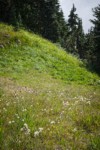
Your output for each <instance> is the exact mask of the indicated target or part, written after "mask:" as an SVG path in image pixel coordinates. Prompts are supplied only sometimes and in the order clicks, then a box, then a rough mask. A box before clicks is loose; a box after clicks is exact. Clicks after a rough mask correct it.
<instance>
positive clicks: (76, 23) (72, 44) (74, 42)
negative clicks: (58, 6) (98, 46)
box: [67, 4, 84, 58]
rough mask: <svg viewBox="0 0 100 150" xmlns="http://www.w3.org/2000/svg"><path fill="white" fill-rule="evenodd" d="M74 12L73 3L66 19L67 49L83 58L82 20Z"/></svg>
mask: <svg viewBox="0 0 100 150" xmlns="http://www.w3.org/2000/svg"><path fill="white" fill-rule="evenodd" d="M75 12H76V8H75V6H74V4H73V7H72V9H71V11H70V15H69V19H68V26H69V34H68V38H67V49H68V50H69V52H71V53H73V54H75V55H77V56H79V57H80V58H83V45H84V31H83V27H82V20H81V19H80V18H79V17H78V15H77V14H76V13H75Z"/></svg>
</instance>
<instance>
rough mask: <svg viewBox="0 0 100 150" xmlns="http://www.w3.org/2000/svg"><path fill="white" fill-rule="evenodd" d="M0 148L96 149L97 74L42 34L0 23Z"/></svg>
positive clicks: (99, 117) (99, 137) (99, 129)
mask: <svg viewBox="0 0 100 150" xmlns="http://www.w3.org/2000/svg"><path fill="white" fill-rule="evenodd" d="M0 45H3V48H0V142H1V143H0V149H1V150H12V149H13V150H99V149H100V85H99V82H100V78H99V77H98V76H97V75H95V74H92V73H90V72H89V71H88V70H86V68H85V67H84V64H83V63H82V62H81V61H80V60H78V59H77V58H75V57H73V56H71V55H69V54H67V53H66V52H65V51H63V50H62V49H58V48H57V47H56V46H55V45H54V44H52V43H50V42H49V41H47V40H45V39H42V38H41V37H39V36H37V35H34V34H32V33H28V32H26V31H23V30H20V31H17V32H15V31H14V30H13V27H12V26H7V25H4V24H0Z"/></svg>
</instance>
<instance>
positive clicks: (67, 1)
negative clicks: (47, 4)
mask: <svg viewBox="0 0 100 150" xmlns="http://www.w3.org/2000/svg"><path fill="white" fill-rule="evenodd" d="M59 2H60V5H61V8H62V10H63V12H64V16H65V19H66V20H67V19H68V15H69V13H70V10H71V8H72V5H73V3H74V4H75V7H76V9H77V10H76V13H77V14H78V16H79V17H80V18H82V21H83V28H84V31H85V33H87V32H88V30H89V29H90V27H91V26H92V23H91V22H90V21H89V20H90V19H93V12H92V8H94V7H96V6H98V4H100V0H59Z"/></svg>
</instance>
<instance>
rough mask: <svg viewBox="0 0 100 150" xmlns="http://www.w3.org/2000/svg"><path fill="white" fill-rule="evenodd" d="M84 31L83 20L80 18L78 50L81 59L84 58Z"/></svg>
mask: <svg viewBox="0 0 100 150" xmlns="http://www.w3.org/2000/svg"><path fill="white" fill-rule="evenodd" d="M84 40H85V39H84V31H83V26H82V19H80V18H78V28H77V42H76V43H77V50H78V54H79V57H80V58H81V59H83V58H84Z"/></svg>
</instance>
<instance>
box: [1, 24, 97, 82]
mask: <svg viewBox="0 0 100 150" xmlns="http://www.w3.org/2000/svg"><path fill="white" fill-rule="evenodd" d="M0 44H1V45H3V46H4V48H1V49H0V74H1V75H5V76H6V75H8V76H9V75H11V76H12V77H13V76H15V75H16V76H17V77H18V76H19V74H20V73H23V72H26V73H27V72H29V71H30V70H31V71H32V70H33V71H34V70H37V71H38V72H40V73H44V72H45V73H47V74H49V75H51V76H52V77H53V78H56V79H61V80H63V81H65V82H70V81H72V82H76V83H82V84H97V83H98V81H99V77H98V76H97V75H95V74H92V73H90V72H89V71H88V70H86V68H85V67H84V64H83V63H82V62H81V61H80V60H78V59H77V58H75V57H73V56H71V55H70V54H67V53H66V52H65V51H64V50H62V49H58V48H57V47H56V45H54V44H52V43H50V42H49V41H47V40H44V39H43V38H41V37H39V36H37V35H34V34H32V33H29V32H26V31H23V30H20V31H18V32H14V29H13V27H11V26H6V25H4V24H0Z"/></svg>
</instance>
